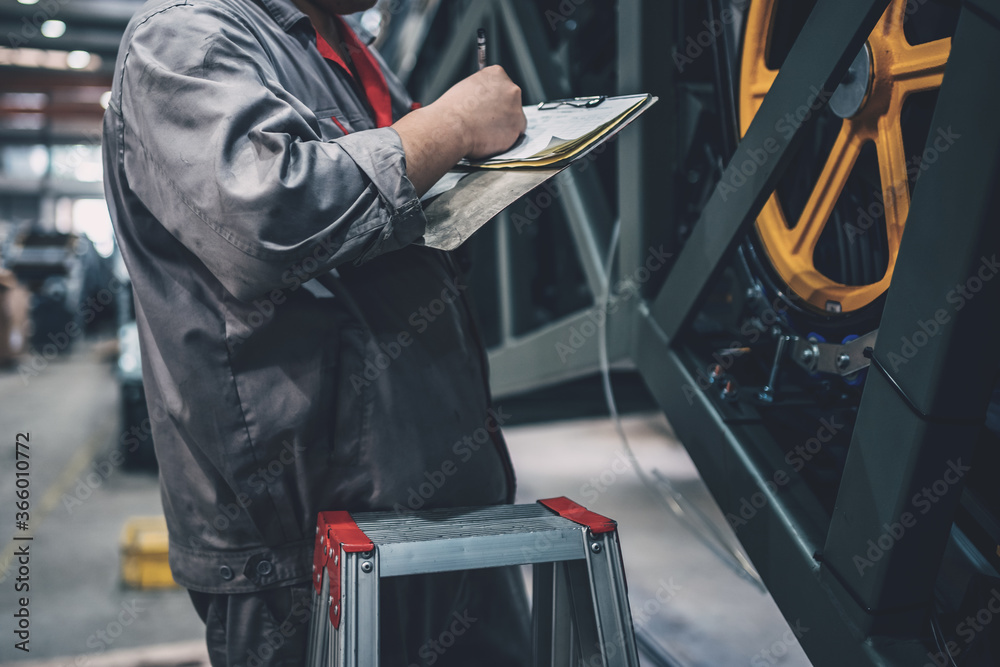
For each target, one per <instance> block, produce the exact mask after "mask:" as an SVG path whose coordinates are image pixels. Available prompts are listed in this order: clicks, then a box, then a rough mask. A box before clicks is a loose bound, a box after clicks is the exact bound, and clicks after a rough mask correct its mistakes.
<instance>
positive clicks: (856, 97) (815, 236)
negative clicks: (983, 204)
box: [739, 0, 951, 313]
mask: <svg viewBox="0 0 1000 667" xmlns="http://www.w3.org/2000/svg"><path fill="white" fill-rule="evenodd" d="M778 4H779V0H753V2H752V3H751V4H750V7H749V9H748V11H747V16H746V33H745V37H744V43H743V57H742V64H741V67H740V88H739V114H740V134H741V136H742V135H744V134H746V131H747V129H748V128H749V127H750V121H751V120H752V119H753V116H754V114H756V113H757V110H758V109H759V108H760V105H761V102H762V101H763V99H764V96H765V95H766V94H767V92H768V90H770V88H771V85H772V84H773V83H774V79H775V77H776V76H777V74H778V70H776V69H771V68H770V67H769V66H768V56H769V51H770V47H771V42H772V37H773V32H774V29H775V28H774V26H775V23H776V12H777V11H779V8H778ZM906 8H907V3H906V0H892V2H890V4H889V6H888V8H887V9H886V11H885V14H883V15H882V18H881V19H880V20H879V22H878V25H876V26H875V30H874V31H873V32H872V34H871V35H870V36H869V37H868V41H867V43H866V44H865V46H864V47H863V49H862V51H861V52H860V53H859V54H858V56H857V58H855V60H854V62H853V64H852V65H851V68H850V71H849V72H848V75H847V76H846V77H845V79H844V81H843V83H842V84H841V85H840V87H838V88H837V90H836V91H835V92H834V94H833V97H831V98H830V101H829V106H830V109H831V110H832V111H833V112H834V113H835V114H836V115H837V116H840V117H841V118H843V123H842V124H841V127H840V130H839V133H838V135H837V138H836V140H835V141H834V144H833V147H832V149H831V150H830V153H829V155H828V156H826V162H825V164H824V165H823V168H822V170H821V171H820V175H819V178H818V179H817V181H816V184H815V186H814V187H813V189H812V191H811V192H810V193H809V196H808V199H807V200H806V203H805V207H804V208H803V210H802V213H801V215H799V217H798V220H792V221H789V220H788V218H787V216H786V213H785V209H784V208H783V207H782V203H781V201H779V198H778V195H777V193H774V194H772V195H771V197H770V199H768V201H767V203H766V204H765V205H764V208H763V210H762V211H761V213H760V216H759V217H758V218H757V231H758V234H759V236H760V239H761V241H762V243H763V246H764V250H765V252H766V254H767V257H768V259H769V260H770V262H771V264H772V265H773V267H774V269H775V271H776V272H777V273H778V275H779V276H780V277H781V279H782V280H783V281H784V282H785V284H786V285H788V287H789V289H790V290H791V291H792V292H794V293H795V294H796V295H797V296H799V297H800V298H802V299H803V300H805V301H806V302H808V303H809V304H811V305H812V306H814V307H815V308H817V309H819V310H821V311H826V312H843V313H848V312H852V311H856V310H858V309H860V308H863V307H864V306H867V305H868V304H870V303H872V302H873V301H875V300H876V299H877V298H878V297H879V296H880V295H882V294H883V293H884V292H885V291H886V289H888V287H889V282H890V281H891V280H892V271H893V267H894V265H895V263H896V255H897V253H898V251H899V242H900V239H901V238H902V236H903V226H904V225H905V223H906V214H907V212H908V211H909V208H910V190H909V184H908V181H907V163H906V155H905V151H904V147H903V133H902V127H901V122H900V114H901V112H902V108H903V102H904V100H906V97H907V96H908V95H910V94H912V93H916V92H921V91H929V90H934V89H936V88H939V87H940V86H941V80H942V77H943V75H944V68H945V63H946V62H947V61H948V55H949V53H950V52H951V39H950V38H945V39H938V40H935V41H931V42H927V43H925V44H919V45H916V46H914V45H911V44H910V43H909V42H908V41H907V38H906V36H905V35H904V33H903V23H904V21H905V20H906V19H907V16H906ZM868 142H872V143H873V144H874V147H875V151H876V154H877V156H878V173H879V179H880V181H881V189H882V192H881V198H882V202H883V206H884V209H885V225H886V230H885V231H886V239H887V242H888V247H887V253H888V268H887V269H886V272H885V274H884V275H883V276H882V278H881V279H879V280H878V281H877V282H874V283H871V284H867V285H844V284H842V283H839V282H837V281H835V280H833V279H831V278H829V277H828V276H826V275H824V274H823V273H822V272H820V271H819V270H818V269H817V268H816V266H815V262H814V254H815V251H816V244H817V243H818V242H819V239H820V235H821V234H822V232H823V230H824V228H825V227H826V225H827V222H828V221H829V220H830V217H831V214H832V212H833V208H834V205H835V204H836V203H837V200H838V198H839V197H840V194H841V192H842V191H843V190H844V186H845V184H846V183H847V179H848V177H849V176H850V174H851V171H852V170H853V169H854V166H855V162H856V161H857V159H858V156H859V154H860V153H861V149H862V148H863V147H864V146H865V145H866V144H867V143H868Z"/></svg>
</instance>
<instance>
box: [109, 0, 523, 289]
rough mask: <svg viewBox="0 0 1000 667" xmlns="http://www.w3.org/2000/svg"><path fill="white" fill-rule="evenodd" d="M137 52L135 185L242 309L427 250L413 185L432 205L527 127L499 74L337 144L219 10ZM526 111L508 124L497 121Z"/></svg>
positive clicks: (172, 26) (140, 30)
mask: <svg viewBox="0 0 1000 667" xmlns="http://www.w3.org/2000/svg"><path fill="white" fill-rule="evenodd" d="M123 48H124V49H127V50H126V52H125V55H124V64H123V66H122V71H121V72H120V74H119V76H116V86H115V89H114V95H113V96H112V103H111V107H110V109H109V113H115V114H118V115H119V116H121V118H122V125H123V127H124V135H123V137H122V143H121V145H122V146H123V148H122V151H123V153H122V156H121V157H120V159H122V160H123V161H124V172H125V176H126V178H127V185H128V187H129V188H130V189H131V191H132V193H134V194H135V196H137V197H138V198H139V200H140V201H141V202H142V204H143V205H144V206H145V207H146V208H147V209H148V210H149V212H150V213H151V214H152V215H153V216H154V217H155V218H156V219H157V220H158V221H159V222H160V223H161V224H162V225H163V226H164V227H165V228H166V229H167V231H169V232H170V233H171V234H172V235H173V236H174V237H175V238H177V240H178V241H180V242H181V243H183V244H184V246H185V247H186V248H188V249H189V250H190V251H191V252H192V253H193V254H194V255H195V256H197V257H198V259H199V260H200V261H201V262H202V263H203V264H204V265H205V267H206V268H208V270H209V271H211V272H212V274H213V275H214V276H215V277H216V278H217V279H218V280H219V282H220V283H221V284H222V285H223V287H225V288H226V290H228V291H229V292H230V293H231V294H233V295H234V296H235V297H236V298H238V299H241V300H252V299H254V298H257V297H258V296H259V295H260V294H263V293H264V292H266V291H269V290H271V289H274V288H280V287H284V286H287V284H288V276H289V275H290V273H292V272H294V273H295V274H297V275H298V276H299V277H304V278H309V277H312V276H313V275H318V274H320V273H322V272H325V271H328V270H329V269H331V268H334V267H336V266H338V265H339V264H342V263H345V262H352V261H365V260H367V259H370V258H372V257H375V256H376V255H379V254H382V253H385V252H389V251H392V250H396V249H398V248H402V247H404V246H406V245H408V244H410V243H412V242H413V241H414V240H416V239H417V238H419V237H420V235H421V234H423V231H424V227H425V225H426V218H425V217H424V215H423V210H422V208H421V206H420V203H419V195H418V190H417V188H415V187H414V185H413V184H412V183H411V180H410V178H408V177H407V176H408V175H410V176H411V177H413V178H415V179H416V180H417V182H418V183H419V184H420V187H421V188H422V189H421V190H420V191H426V189H427V188H429V187H430V185H431V184H432V183H433V182H434V181H436V180H437V178H438V177H440V176H441V175H442V174H443V173H444V172H445V171H447V170H448V169H449V168H450V167H451V166H453V165H454V164H455V162H457V160H458V159H459V158H461V157H462V155H464V154H471V155H480V154H482V153H483V151H489V150H501V149H502V148H505V147H506V146H507V145H509V144H511V143H513V141H514V140H515V138H516V136H517V133H518V132H519V131H520V127H521V126H519V125H518V124H517V123H518V122H522V123H523V115H522V114H521V112H520V107H519V104H520V101H519V99H517V100H516V104H515V97H516V98H519V95H520V94H519V91H518V90H517V88H516V86H513V84H511V83H510V82H509V80H507V79H506V76H505V75H503V74H502V72H501V71H500V70H499V69H494V70H493V71H490V72H485V71H484V72H483V73H480V74H479V75H477V76H474V77H470V78H469V79H467V80H466V81H464V82H462V83H460V84H459V85H458V86H456V87H455V88H453V89H452V90H451V91H449V92H448V93H446V94H445V95H444V96H442V98H441V99H440V100H439V101H437V102H435V103H434V104H432V105H429V106H428V107H427V109H425V110H423V111H421V112H419V113H417V112H414V113H413V114H411V115H412V117H407V118H406V119H403V120H401V121H400V122H399V123H397V125H398V127H395V128H381V129H376V130H367V131H363V132H355V133H352V134H350V135H348V136H345V137H342V138H340V139H336V140H334V141H324V140H323V139H322V138H321V137H319V136H317V134H316V131H315V129H314V128H313V127H312V126H311V125H310V121H309V119H310V118H311V112H310V111H309V110H308V109H306V108H304V107H303V106H302V105H301V104H300V103H299V102H298V101H297V100H296V99H295V98H294V97H293V96H291V95H288V94H287V93H285V92H284V91H282V90H280V89H277V88H276V87H275V86H274V82H275V81H276V80H277V77H276V74H275V73H274V72H273V71H270V59H269V56H268V54H267V53H265V52H264V50H263V48H262V47H261V45H260V44H259V42H258V41H257V38H256V37H255V36H254V35H253V34H252V33H251V32H249V31H248V30H246V29H245V27H244V26H243V25H242V23H241V22H240V21H238V20H234V18H233V17H232V16H231V15H230V14H228V13H227V12H225V11H221V10H219V9H218V8H216V7H214V6H212V5H209V4H199V3H192V4H183V5H176V6H173V7H171V8H169V9H167V10H164V11H161V12H158V13H157V14H155V15H153V16H151V17H149V18H147V19H146V20H145V21H144V22H143V23H142V24H141V25H139V26H138V27H137V28H136V29H135V31H134V33H133V34H131V35H130V36H129V39H128V40H127V41H126V42H125V43H124V44H123ZM515 92H516V95H515ZM490 93H495V94H493V95H492V96H491V94H490ZM470 98H474V99H470ZM501 98H503V99H502V100H501ZM512 106H517V107H518V108H517V111H516V113H512V115H513V116H514V119H515V121H516V122H514V123H510V122H508V123H506V124H505V123H500V122H499V121H498V118H497V117H496V116H495V115H493V114H494V112H495V109H494V110H491V108H490V107H496V108H506V109H510V108H511V107H512ZM491 123H493V124H494V125H491ZM511 125H513V127H511ZM307 258H312V259H310V260H309V261H304V260H306V259H307ZM313 260H319V262H318V264H317V263H316V262H315V261H313ZM304 267H309V270H308V271H304ZM313 267H315V268H313Z"/></svg>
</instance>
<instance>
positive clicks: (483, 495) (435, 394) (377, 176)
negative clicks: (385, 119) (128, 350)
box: [104, 0, 514, 593]
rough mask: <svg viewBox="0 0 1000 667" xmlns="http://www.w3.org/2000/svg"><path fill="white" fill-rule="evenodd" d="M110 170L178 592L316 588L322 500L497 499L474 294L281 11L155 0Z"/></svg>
mask: <svg viewBox="0 0 1000 667" xmlns="http://www.w3.org/2000/svg"><path fill="white" fill-rule="evenodd" d="M376 57H377V56H376ZM378 62H379V64H380V67H381V68H382V70H383V72H384V74H385V77H386V79H387V82H388V85H389V88H390V92H391V96H392V107H393V116H394V118H396V119H398V118H399V117H401V116H402V115H404V114H405V113H407V112H408V111H409V110H410V108H411V100H410V99H409V98H408V96H407V95H406V93H405V91H404V90H403V88H402V86H401V85H400V84H399V82H398V80H396V79H395V78H394V77H393V75H392V74H391V73H390V72H388V71H387V68H386V67H385V65H384V63H383V62H382V61H381V60H379V61H378ZM334 119H336V120H334ZM342 128H343V129H342ZM345 130H346V132H347V134H346V135H345ZM104 161H105V173H106V181H105V189H106V193H107V199H108V202H109V206H110V208H111V212H112V218H113V221H114V225H115V232H116V235H117V238H118V241H119V244H120V247H121V252H122V256H123V258H124V260H125V264H126V266H127V267H128V270H129V274H130V275H131V278H132V281H133V285H134V290H135V299H136V312H137V321H138V329H139V334H140V340H141V349H142V362H143V363H142V368H143V381H144V383H145V386H146V393H147V402H148V404H149V407H150V416H151V421H152V436H153V441H154V443H155V449H156V455H157V458H158V460H159V463H160V479H161V487H162V498H163V506H164V510H165V513H166V517H167V523H168V527H169V531H170V564H171V567H172V570H173V573H174V577H175V578H176V580H177V581H178V582H179V583H180V584H182V585H184V586H187V587H189V588H192V589H196V590H200V591H204V592H214V593H238V592H246V591H253V590H260V589H264V588H268V587H273V586H279V585H286V584H291V583H297V582H304V581H306V580H308V579H309V578H310V569H311V568H310V566H311V557H312V540H313V534H314V526H315V520H316V513H317V512H318V511H320V510H328V509H346V510H355V511H357V510H368V509H393V508H395V509H397V510H402V509H416V508H428V507H435V506H457V505H474V504H493V503H500V502H510V501H511V499H512V497H513V492H514V478H513V473H512V471H511V468H510V461H509V458H508V455H507V451H506V447H505V445H504V442H503V439H502V437H501V435H500V433H499V424H500V423H502V422H503V421H504V419H505V417H506V416H505V415H504V414H503V413H502V410H498V411H493V410H492V409H491V408H490V397H489V389H488V383H487V365H486V357H485V354H484V350H483V346H482V342H481V340H480V338H479V336H478V333H477V332H476V329H475V323H474V320H473V318H472V313H471V311H470V304H469V302H468V293H467V289H466V284H465V283H464V282H463V279H462V276H461V274H460V273H459V271H458V270H457V269H456V268H455V265H454V263H453V261H452V258H451V257H449V256H448V255H447V254H445V253H442V252H438V251H434V250H430V249H427V248H425V247H422V246H418V245H412V242H413V241H415V240H417V239H419V238H420V237H421V236H422V234H423V231H424V227H425V224H426V219H425V217H424V213H423V210H422V208H421V205H420V202H419V200H418V198H417V195H416V192H415V191H414V189H413V185H412V184H411V183H410V181H409V180H408V179H407V176H406V162H405V156H404V154H403V150H402V145H401V142H400V139H399V136H398V135H397V134H396V132H395V130H393V129H391V128H388V127H386V128H380V129H376V128H375V127H374V123H373V121H372V111H371V108H370V107H369V105H368V104H367V100H366V98H365V97H364V94H363V93H362V92H361V91H360V89H359V88H358V87H357V86H356V85H355V83H354V81H353V79H352V78H351V76H350V75H349V74H348V73H346V72H345V71H344V70H342V69H341V68H339V67H337V66H336V65H334V64H332V63H331V62H329V61H327V60H326V59H324V58H323V56H322V55H321V54H320V53H319V52H318V51H317V48H316V33H315V31H314V30H313V28H312V26H311V24H310V22H309V20H308V18H307V17H306V16H305V15H304V14H302V13H301V12H299V11H298V10H297V9H296V8H295V7H294V5H292V3H291V2H290V0H187V1H182V0H154V1H152V2H148V3H147V4H146V5H145V6H144V7H143V8H142V10H141V11H140V12H139V13H138V14H137V15H136V16H135V17H134V18H133V20H132V21H131V23H130V24H129V26H128V28H127V30H126V32H125V35H124V38H123V41H122V45H121V50H120V52H119V56H118V62H117V65H116V67H115V80H114V86H113V90H112V97H111V102H110V105H109V107H108V111H107V114H106V115H105V122H104ZM331 269H336V270H337V271H336V272H337V273H339V288H338V287H337V286H336V285H328V286H331V287H333V288H334V289H333V291H330V290H328V289H326V287H324V286H323V285H320V284H317V280H314V278H315V277H316V276H320V275H321V274H329V272H330V271H331ZM131 437H133V436H132V435H130V434H124V435H123V436H122V438H123V443H125V442H126V441H127V440H128V438H131Z"/></svg>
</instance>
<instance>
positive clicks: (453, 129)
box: [392, 65, 525, 195]
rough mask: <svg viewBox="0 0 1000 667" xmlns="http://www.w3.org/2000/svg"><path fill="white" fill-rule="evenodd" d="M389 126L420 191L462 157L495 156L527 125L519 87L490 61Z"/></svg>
mask: <svg viewBox="0 0 1000 667" xmlns="http://www.w3.org/2000/svg"><path fill="white" fill-rule="evenodd" d="M392 127H393V128H394V129H395V130H396V132H398V133H399V136H400V139H402V141H403V150H404V152H405V153H406V173H407V175H408V176H409V178H410V181H411V182H412V183H413V187H414V188H416V190H417V192H419V193H420V194H421V195H423V194H424V193H425V192H427V190H429V189H430V188H431V186H432V185H434V183H436V182H437V180H438V179H439V178H441V176H443V175H444V173H445V172H446V171H448V170H449V169H451V168H452V167H454V166H455V164H456V163H457V162H458V161H459V160H461V159H462V158H463V157H466V156H469V157H472V158H483V157H487V156H490V155H494V154H496V153H499V152H501V151H504V150H506V149H508V148H509V147H510V146H512V145H513V144H514V142H515V141H517V138H518V136H520V134H521V132H523V131H524V127H525V119H524V112H523V111H522V110H521V89H520V88H518V87H517V86H516V85H514V83H513V82H512V81H511V80H510V78H508V77H507V73H506V72H504V70H503V68H501V67H499V66H496V65H494V66H492V67H488V68H486V69H484V70H483V71H481V72H478V73H476V74H473V75H472V76H470V77H469V78H467V79H465V80H463V81H460V82H459V83H458V84H456V85H455V86H453V87H452V88H451V89H449V90H448V91H447V92H446V93H445V94H444V95H442V96H441V98H440V99H438V100H437V101H436V102H434V103H433V104H430V105H428V106H426V107H424V108H422V109H417V110H416V111H414V112H412V113H410V114H408V115H406V116H405V117H403V118H401V119H400V120H399V121H397V122H396V123H395V124H394V125H393V126H392Z"/></svg>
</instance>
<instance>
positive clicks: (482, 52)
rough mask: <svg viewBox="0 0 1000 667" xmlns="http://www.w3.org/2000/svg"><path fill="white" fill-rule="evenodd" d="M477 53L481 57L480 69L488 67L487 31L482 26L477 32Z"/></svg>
mask: <svg viewBox="0 0 1000 667" xmlns="http://www.w3.org/2000/svg"><path fill="white" fill-rule="evenodd" d="M476 55H477V57H478V58H479V69H480V70H481V69H483V68H484V67H486V31H485V30H483V29H482V28H480V29H479V32H477V33H476Z"/></svg>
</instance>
